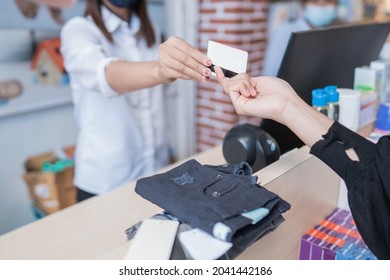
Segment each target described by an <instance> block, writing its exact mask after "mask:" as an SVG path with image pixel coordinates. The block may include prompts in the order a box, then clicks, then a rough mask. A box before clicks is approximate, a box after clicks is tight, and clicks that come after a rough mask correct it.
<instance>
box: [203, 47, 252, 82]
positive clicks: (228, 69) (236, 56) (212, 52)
mask: <svg viewBox="0 0 390 280" xmlns="http://www.w3.org/2000/svg"><path fill="white" fill-rule="evenodd" d="M207 56H208V57H209V58H211V60H212V61H213V65H212V66H211V67H210V69H211V71H212V72H213V75H215V73H214V67H213V66H214V65H216V66H219V67H221V68H222V71H223V72H224V74H225V76H226V77H228V78H231V77H233V76H235V75H237V74H240V73H245V72H246V67H247V63H248V52H246V51H243V50H240V49H236V48H232V47H229V46H225V45H223V44H220V43H217V42H214V41H209V42H208V46H207Z"/></svg>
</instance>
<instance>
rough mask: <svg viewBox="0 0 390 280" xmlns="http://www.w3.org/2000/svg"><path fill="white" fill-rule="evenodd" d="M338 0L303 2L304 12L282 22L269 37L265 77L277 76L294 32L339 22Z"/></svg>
mask: <svg viewBox="0 0 390 280" xmlns="http://www.w3.org/2000/svg"><path fill="white" fill-rule="evenodd" d="M336 20H337V0H303V7H302V11H300V12H298V15H297V16H296V17H294V18H292V19H287V20H285V21H284V22H281V23H280V24H279V25H277V26H276V27H275V28H273V29H272V31H271V33H270V34H269V36H268V46H267V49H266V52H265V57H264V64H263V73H262V74H263V75H265V76H277V74H278V71H279V67H280V64H281V63H282V59H283V56H284V52H285V51H286V48H287V44H288V41H289V39H290V35H291V33H292V32H298V31H306V30H311V29H315V28H321V27H326V26H329V25H331V24H335V23H336V22H337V21H336Z"/></svg>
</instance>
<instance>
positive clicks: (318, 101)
mask: <svg viewBox="0 0 390 280" xmlns="http://www.w3.org/2000/svg"><path fill="white" fill-rule="evenodd" d="M311 96H312V99H311V105H312V107H313V108H315V109H316V110H317V111H319V112H321V113H322V114H324V115H325V116H328V98H327V96H326V93H325V90H324V89H322V88H317V89H313V90H312V92H311Z"/></svg>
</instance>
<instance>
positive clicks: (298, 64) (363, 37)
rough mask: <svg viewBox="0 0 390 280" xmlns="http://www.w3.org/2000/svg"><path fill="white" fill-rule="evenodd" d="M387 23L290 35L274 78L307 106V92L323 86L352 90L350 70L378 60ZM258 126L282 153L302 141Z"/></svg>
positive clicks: (277, 127)
mask: <svg viewBox="0 0 390 280" xmlns="http://www.w3.org/2000/svg"><path fill="white" fill-rule="evenodd" d="M389 31H390V22H370V23H360V24H350V25H341V26H334V27H328V28H323V29H315V30H309V31H302V32H293V33H292V34H291V36H290V40H289V43H288V45H287V48H286V52H285V54H284V57H283V60H282V63H281V66H280V68H279V72H278V77H279V78H282V79H284V80H286V81H287V82H288V83H289V84H290V85H291V86H292V87H293V88H294V90H295V91H296V92H297V93H298V94H299V96H300V97H301V98H302V99H303V100H304V101H305V102H306V103H308V104H311V91H312V90H313V89H315V88H321V87H324V86H327V85H337V86H338V87H340V88H342V87H343V88H352V87H353V79H354V69H355V68H356V67H360V66H364V65H369V64H370V62H371V61H373V60H376V59H378V58H379V54H380V52H381V50H382V47H383V45H384V43H385V41H386V38H387V37H388V35H389ZM261 127H262V128H263V129H264V130H265V131H267V132H268V133H269V134H271V135H272V137H273V138H275V140H276V141H277V142H278V144H279V146H280V149H281V152H282V153H285V152H287V151H289V150H292V149H293V148H296V147H300V146H302V145H303V142H302V141H301V140H300V139H299V138H298V137H297V136H296V135H295V134H294V133H293V132H292V131H291V130H290V129H288V128H287V127H286V126H284V125H281V124H279V123H277V122H275V121H272V120H268V119H265V120H263V122H262V123H261Z"/></svg>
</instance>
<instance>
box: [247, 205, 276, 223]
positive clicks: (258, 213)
mask: <svg viewBox="0 0 390 280" xmlns="http://www.w3.org/2000/svg"><path fill="white" fill-rule="evenodd" d="M268 214H269V210H268V209H267V208H264V207H261V208H257V209H254V210H252V211H249V212H245V213H242V214H241V215H242V216H244V217H245V218H248V219H251V220H252V225H254V224H257V223H258V222H260V221H261V220H262V219H264V217H265V216H267V215H268Z"/></svg>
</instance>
